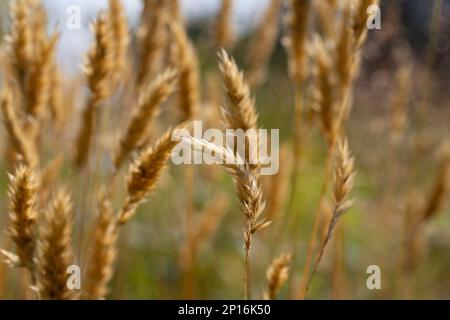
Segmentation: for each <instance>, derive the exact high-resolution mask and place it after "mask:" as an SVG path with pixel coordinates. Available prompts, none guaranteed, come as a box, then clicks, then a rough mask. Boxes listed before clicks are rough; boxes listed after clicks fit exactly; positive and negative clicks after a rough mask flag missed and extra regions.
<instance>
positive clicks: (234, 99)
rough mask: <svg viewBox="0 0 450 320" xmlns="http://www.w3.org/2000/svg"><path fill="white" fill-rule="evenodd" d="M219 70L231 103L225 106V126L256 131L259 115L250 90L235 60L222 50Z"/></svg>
mask: <svg viewBox="0 0 450 320" xmlns="http://www.w3.org/2000/svg"><path fill="white" fill-rule="evenodd" d="M218 57H219V69H220V71H221V73H222V79H223V83H224V85H225V90H226V93H227V97H228V100H229V103H227V104H226V105H225V108H224V110H223V116H224V119H225V125H226V127H227V128H230V129H242V130H244V131H247V130H248V129H256V128H257V127H258V125H257V121H258V115H257V113H256V108H255V101H254V99H253V98H252V97H251V94H250V88H249V86H248V84H247V82H246V81H245V80H244V75H243V73H242V72H240V71H239V68H238V66H237V65H236V62H235V61H234V59H233V58H231V57H230V56H229V55H228V53H227V52H226V51H225V50H224V49H222V50H220V51H219V53H218Z"/></svg>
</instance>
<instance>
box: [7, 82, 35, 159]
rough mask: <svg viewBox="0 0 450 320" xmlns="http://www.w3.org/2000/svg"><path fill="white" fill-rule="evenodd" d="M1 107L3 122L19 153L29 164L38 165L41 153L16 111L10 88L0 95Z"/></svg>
mask: <svg viewBox="0 0 450 320" xmlns="http://www.w3.org/2000/svg"><path fill="white" fill-rule="evenodd" d="M0 107H1V111H2V114H3V122H4V124H5V126H6V130H7V131H8V134H9V137H10V138H11V140H12V143H13V145H14V147H15V149H16V151H17V153H18V154H19V155H20V156H22V157H23V159H24V160H25V162H26V164H27V165H28V166H30V167H36V166H37V165H38V164H39V155H38V152H37V147H36V144H35V141H34V139H30V137H29V135H27V134H26V133H25V129H24V127H23V125H22V123H21V122H20V120H19V118H18V117H17V114H16V113H15V108H14V106H13V99H12V95H11V93H10V92H9V91H8V89H6V90H5V91H3V92H2V93H1V95H0Z"/></svg>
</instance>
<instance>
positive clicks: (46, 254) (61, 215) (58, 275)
mask: <svg viewBox="0 0 450 320" xmlns="http://www.w3.org/2000/svg"><path fill="white" fill-rule="evenodd" d="M71 233H72V203H71V200H70V196H69V194H68V193H67V192H66V191H65V190H64V189H58V190H57V191H56V192H55V195H54V196H53V198H52V200H51V203H50V207H49V208H48V209H47V210H46V212H45V214H44V222H43V225H42V229H41V232H40V238H39V247H38V248H39V258H38V288H39V295H40V297H41V298H42V299H50V300H67V299H72V298H73V297H74V294H73V291H71V290H70V289H69V288H68V286H67V278H68V273H67V268H68V267H69V266H70V265H71V264H72V263H73V262H72V245H71Z"/></svg>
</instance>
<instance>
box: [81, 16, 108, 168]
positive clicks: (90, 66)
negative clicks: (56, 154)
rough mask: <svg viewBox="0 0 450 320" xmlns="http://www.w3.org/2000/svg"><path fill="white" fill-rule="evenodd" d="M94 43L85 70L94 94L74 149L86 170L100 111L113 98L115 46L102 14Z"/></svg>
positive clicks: (96, 24)
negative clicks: (108, 99)
mask: <svg viewBox="0 0 450 320" xmlns="http://www.w3.org/2000/svg"><path fill="white" fill-rule="evenodd" d="M92 29H93V31H94V33H95V41H94V44H93V46H92V48H91V51H90V52H89V55H88V61H87V64H86V66H85V67H84V73H85V76H86V79H87V84H88V87H89V89H90V91H91V96H90V98H89V102H88V104H87V106H86V108H85V110H84V111H83V115H82V123H81V128H80V132H79V133H78V137H77V141H76V148H75V152H76V154H75V163H76V165H77V166H78V167H80V168H81V167H83V166H84V165H85V164H86V162H87V160H88V158H89V150H90V147H91V140H92V135H93V133H94V129H95V128H94V127H95V119H96V116H97V111H96V110H97V108H99V107H100V105H101V104H102V103H103V102H104V101H105V100H106V99H107V98H108V97H109V96H110V95H111V93H112V92H111V84H112V83H111V76H112V75H113V70H114V68H113V64H112V63H113V55H112V54H113V52H114V49H113V43H112V39H111V30H110V21H109V19H108V15H106V13H105V12H100V13H99V14H98V17H97V19H96V21H95V22H94V24H93V27H92Z"/></svg>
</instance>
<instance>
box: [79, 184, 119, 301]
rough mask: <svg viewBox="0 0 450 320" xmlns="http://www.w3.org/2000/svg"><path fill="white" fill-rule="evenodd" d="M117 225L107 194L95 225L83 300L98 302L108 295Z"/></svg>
mask: <svg viewBox="0 0 450 320" xmlns="http://www.w3.org/2000/svg"><path fill="white" fill-rule="evenodd" d="M115 227H116V225H115V220H114V216H113V211H112V207H111V202H110V201H109V199H108V197H107V194H106V192H103V193H102V194H101V196H100V199H99V204H98V213H97V218H96V221H95V224H94V229H93V231H94V234H93V244H92V247H91V251H90V254H89V259H88V264H87V271H86V279H87V281H86V282H87V283H86V288H85V290H84V292H83V298H85V299H91V300H98V299H104V298H105V296H106V295H107V294H108V282H109V281H110V280H111V278H112V276H113V264H114V261H115V259H116V255H117V249H116V241H117V232H116V228H115Z"/></svg>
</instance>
